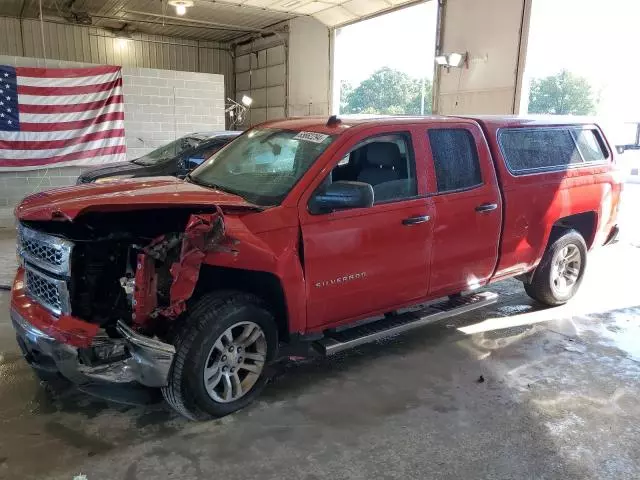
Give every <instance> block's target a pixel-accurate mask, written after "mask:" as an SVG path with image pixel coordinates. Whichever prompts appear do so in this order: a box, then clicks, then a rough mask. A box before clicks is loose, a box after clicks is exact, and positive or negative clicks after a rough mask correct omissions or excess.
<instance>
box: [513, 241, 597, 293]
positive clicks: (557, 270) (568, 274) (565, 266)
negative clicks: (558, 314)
mask: <svg viewBox="0 0 640 480" xmlns="http://www.w3.org/2000/svg"><path fill="white" fill-rule="evenodd" d="M586 266H587V246H586V244H585V242H584V239H583V238H582V235H580V234H579V233H578V232H576V231H575V230H567V231H566V232H565V233H563V234H561V235H559V236H558V237H557V238H556V239H555V240H554V241H553V242H551V244H550V245H549V246H548V247H547V250H546V251H545V252H544V255H543V256H542V260H541V261H540V264H539V265H538V267H537V268H536V270H535V272H534V274H533V278H532V279H531V282H530V283H525V284H524V289H525V291H526V292H527V294H528V295H529V296H530V297H531V298H533V299H534V300H537V301H539V302H541V303H544V304H545V305H551V306H555V305H562V304H564V303H567V302H568V301H569V300H570V299H571V298H572V297H573V296H574V295H575V294H576V292H577V291H578V288H579V287H580V283H582V277H583V276H584V272H585V269H586Z"/></svg>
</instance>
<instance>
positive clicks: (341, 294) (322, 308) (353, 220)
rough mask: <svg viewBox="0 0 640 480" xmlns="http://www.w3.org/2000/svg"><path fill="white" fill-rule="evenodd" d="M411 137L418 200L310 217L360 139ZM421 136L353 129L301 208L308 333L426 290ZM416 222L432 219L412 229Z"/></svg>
mask: <svg viewBox="0 0 640 480" xmlns="http://www.w3.org/2000/svg"><path fill="white" fill-rule="evenodd" d="M395 134H402V135H404V136H407V138H408V139H409V142H410V145H409V146H410V147H411V148H412V150H413V155H414V157H415V164H416V165H415V172H416V180H417V194H418V195H417V196H416V197H413V198H410V199H403V200H397V201H392V202H390V203H382V204H377V205H374V206H372V207H371V208H361V209H351V210H343V211H335V212H333V213H328V214H322V215H312V214H311V213H309V211H308V208H307V206H308V202H309V198H310V197H311V195H312V194H313V192H314V191H315V190H316V188H317V187H318V185H319V184H320V183H321V182H322V181H323V180H324V178H326V175H327V174H328V173H329V172H330V171H331V169H332V168H334V167H335V166H336V165H337V164H338V162H339V161H341V160H343V159H344V157H345V156H346V155H347V154H348V153H349V152H350V151H352V150H353V149H354V147H356V146H357V145H359V144H360V143H361V142H363V141H365V140H366V141H368V140H370V139H371V138H372V137H378V136H383V135H395ZM424 144H425V141H424V139H422V138H420V131H419V130H418V127H417V126H413V125H411V124H404V125H398V126H388V125H387V126H383V127H379V126H378V127H373V126H372V127H369V128H366V129H364V130H362V131H358V132H357V133H356V132H354V133H353V135H352V136H351V137H349V138H348V140H345V143H344V144H343V145H342V146H340V148H339V149H338V150H337V151H336V153H335V155H333V156H332V158H331V159H330V160H328V161H327V164H326V168H324V169H323V170H322V171H323V172H326V173H325V175H323V176H320V177H318V178H317V179H316V180H315V182H314V183H312V184H311V185H310V186H309V188H308V190H306V191H305V193H304V194H303V196H302V197H301V200H300V203H299V205H298V208H299V215H300V224H301V228H302V240H303V247H304V272H305V280H306V289H307V331H313V330H321V329H323V328H327V327H333V326H338V325H342V324H347V323H350V322H352V321H354V320H356V319H359V318H364V317H367V316H369V315H371V314H374V313H380V312H384V311H387V310H393V309H395V308H398V307H401V306H405V305H407V304H411V303H412V301H415V300H422V299H424V297H426V295H427V293H428V282H429V271H428V269H429V256H430V253H431V235H432V231H433V221H432V220H433V215H434V213H435V211H434V202H433V200H432V199H430V198H427V197H426V195H425V194H426V191H427V190H426V175H425V171H426V169H425V164H426V159H425V150H424ZM413 217H429V220H428V221H423V222H421V223H417V224H414V225H408V224H406V223H407V222H404V223H403V221H405V220H406V219H409V218H413Z"/></svg>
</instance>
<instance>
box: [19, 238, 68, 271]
mask: <svg viewBox="0 0 640 480" xmlns="http://www.w3.org/2000/svg"><path fill="white" fill-rule="evenodd" d="M21 244H22V248H23V249H24V252H25V253H27V254H28V255H30V256H31V257H34V258H37V259H39V260H42V261H43V262H46V263H49V264H51V265H55V266H56V267H59V266H61V265H62V262H63V259H64V252H63V251H62V250H61V249H60V248H56V247H53V246H51V245H45V244H43V243H39V242H37V241H35V240H29V239H28V238H23V239H22V242H21Z"/></svg>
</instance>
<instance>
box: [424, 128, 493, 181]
mask: <svg viewBox="0 0 640 480" xmlns="http://www.w3.org/2000/svg"><path fill="white" fill-rule="evenodd" d="M429 143H430V144H431V152H432V154H433V163H434V165H435V169H436V180H437V183H438V192H447V191H451V190H461V189H465V188H471V187H475V186H477V185H480V184H481V183H482V175H481V174H480V164H479V162H478V151H477V150H476V144H475V141H474V139H473V136H472V135H471V132H469V131H468V130H465V129H463V128H447V129H437V130H429Z"/></svg>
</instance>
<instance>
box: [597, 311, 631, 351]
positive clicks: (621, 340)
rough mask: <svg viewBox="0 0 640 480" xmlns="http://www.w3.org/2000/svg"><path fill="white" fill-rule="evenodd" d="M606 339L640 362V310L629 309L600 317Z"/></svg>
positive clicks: (601, 331) (599, 330)
mask: <svg viewBox="0 0 640 480" xmlns="http://www.w3.org/2000/svg"><path fill="white" fill-rule="evenodd" d="M599 317H600V319H601V322H602V323H601V328H599V329H598V333H600V334H601V335H602V336H603V337H604V338H605V339H607V340H609V341H611V342H612V343H613V344H614V346H616V347H617V348H619V349H620V350H622V351H624V352H625V353H626V354H627V356H628V357H629V358H631V359H633V360H634V361H636V362H640V308H628V309H622V310H616V311H611V312H606V313H603V314H601V315H599Z"/></svg>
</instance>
